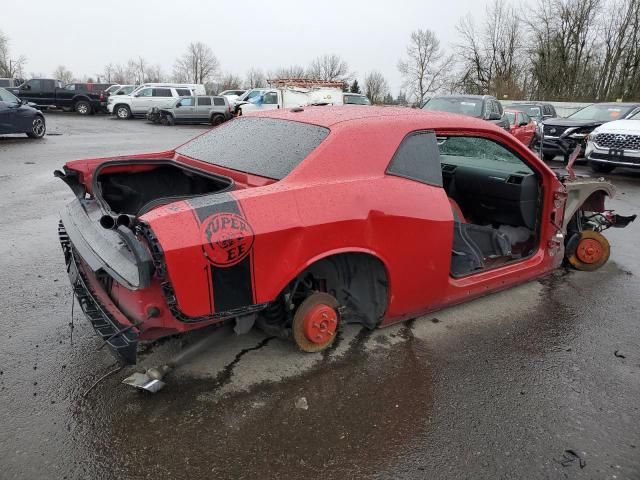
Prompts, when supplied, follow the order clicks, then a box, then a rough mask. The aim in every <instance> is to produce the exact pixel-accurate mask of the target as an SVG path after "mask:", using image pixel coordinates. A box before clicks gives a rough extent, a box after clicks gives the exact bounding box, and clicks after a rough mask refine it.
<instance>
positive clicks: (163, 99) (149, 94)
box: [107, 86, 194, 120]
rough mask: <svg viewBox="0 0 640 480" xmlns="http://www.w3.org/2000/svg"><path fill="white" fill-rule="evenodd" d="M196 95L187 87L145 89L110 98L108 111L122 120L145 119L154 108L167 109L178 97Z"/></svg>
mask: <svg viewBox="0 0 640 480" xmlns="http://www.w3.org/2000/svg"><path fill="white" fill-rule="evenodd" d="M192 95H194V90H193V89H191V88H187V87H183V88H182V87H169V86H162V87H160V86H158V87H156V86H154V87H143V88H140V89H138V90H136V91H135V92H133V94H132V95H114V96H112V97H109V101H108V103H107V110H108V111H109V113H110V114H112V115H115V116H116V117H117V118H120V119H123V120H124V119H127V118H131V117H132V116H133V117H144V116H145V115H146V114H147V112H148V111H149V110H150V109H151V108H153V107H158V108H165V107H168V106H169V105H171V104H172V103H173V102H175V100H176V99H177V98H178V97H189V96H192Z"/></svg>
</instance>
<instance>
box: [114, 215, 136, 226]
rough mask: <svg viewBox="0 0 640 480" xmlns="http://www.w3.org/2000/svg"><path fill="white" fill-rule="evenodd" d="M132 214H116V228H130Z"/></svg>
mask: <svg viewBox="0 0 640 480" xmlns="http://www.w3.org/2000/svg"><path fill="white" fill-rule="evenodd" d="M133 218H134V217H133V216H132V215H126V214H122V215H118V216H117V217H116V228H118V227H127V228H131V227H132V226H133Z"/></svg>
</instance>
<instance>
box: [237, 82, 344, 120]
mask: <svg viewBox="0 0 640 480" xmlns="http://www.w3.org/2000/svg"><path fill="white" fill-rule="evenodd" d="M343 103H344V102H343V98H342V90H341V89H339V88H332V87H314V88H300V87H283V88H269V89H265V90H264V91H263V92H261V93H260V95H257V96H255V97H254V98H252V99H250V100H249V101H248V102H245V103H243V104H240V105H239V112H238V113H239V114H240V115H243V114H245V113H249V112H259V111H262V110H275V109H277V108H295V107H304V106H307V105H342V104H343ZM238 104H239V102H238Z"/></svg>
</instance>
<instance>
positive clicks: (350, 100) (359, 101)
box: [344, 95, 371, 105]
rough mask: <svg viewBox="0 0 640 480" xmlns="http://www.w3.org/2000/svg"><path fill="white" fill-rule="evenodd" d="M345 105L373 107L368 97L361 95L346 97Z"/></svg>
mask: <svg viewBox="0 0 640 480" xmlns="http://www.w3.org/2000/svg"><path fill="white" fill-rule="evenodd" d="M344 103H347V104H349V105H371V102H370V101H369V99H368V98H367V97H364V96H360V95H345V96H344Z"/></svg>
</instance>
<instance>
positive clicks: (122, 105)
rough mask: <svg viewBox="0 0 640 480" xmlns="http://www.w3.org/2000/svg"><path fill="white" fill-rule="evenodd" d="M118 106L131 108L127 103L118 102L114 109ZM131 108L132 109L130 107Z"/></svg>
mask: <svg viewBox="0 0 640 480" xmlns="http://www.w3.org/2000/svg"><path fill="white" fill-rule="evenodd" d="M118 107H127V108H129V105H127V104H126V103H116V104H115V105H114V107H113V109H114V110H115V109H116V108H118ZM129 110H131V109H130V108H129Z"/></svg>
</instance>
